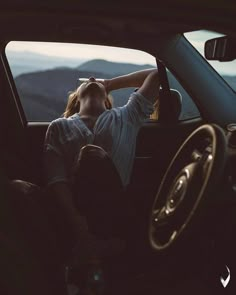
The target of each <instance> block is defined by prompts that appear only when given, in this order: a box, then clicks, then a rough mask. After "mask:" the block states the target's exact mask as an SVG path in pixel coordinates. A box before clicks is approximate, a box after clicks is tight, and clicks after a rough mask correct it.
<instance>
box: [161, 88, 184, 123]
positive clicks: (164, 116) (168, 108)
mask: <svg viewBox="0 0 236 295" xmlns="http://www.w3.org/2000/svg"><path fill="white" fill-rule="evenodd" d="M170 94H171V95H170V97H165V95H164V96H163V93H162V89H161V90H160V110H159V120H160V121H163V122H172V121H178V119H179V116H180V114H181V111H182V95H181V94H180V92H179V91H178V90H176V89H170Z"/></svg>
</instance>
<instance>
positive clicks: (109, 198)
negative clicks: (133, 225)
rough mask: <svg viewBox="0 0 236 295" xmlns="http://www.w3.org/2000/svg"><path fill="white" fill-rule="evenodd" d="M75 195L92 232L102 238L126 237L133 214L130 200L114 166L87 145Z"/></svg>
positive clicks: (97, 148) (78, 165)
mask: <svg viewBox="0 0 236 295" xmlns="http://www.w3.org/2000/svg"><path fill="white" fill-rule="evenodd" d="M73 192H74V197H75V204H76V206H77V208H78V210H79V212H80V213H81V214H82V215H84V216H86V218H87V221H88V226H89V231H91V232H92V233H94V234H96V235H99V236H101V237H111V236H120V237H122V236H123V237H125V235H126V231H127V227H128V223H129V222H128V219H129V216H130V215H132V213H131V211H130V210H131V207H130V206H129V204H128V203H129V199H128V198H127V197H128V196H127V195H126V194H125V189H124V188H123V186H122V182H121V179H120V176H119V174H118V172H117V170H116V167H115V165H114V163H113V162H112V160H111V159H110V157H109V156H108V154H107V153H106V152H105V151H104V150H103V149H102V148H100V147H98V146H95V145H86V146H85V147H83V148H82V149H81V151H80V155H79V158H78V162H77V166H76V172H75V177H74V184H73Z"/></svg>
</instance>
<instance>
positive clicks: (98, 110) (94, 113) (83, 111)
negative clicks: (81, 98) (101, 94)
mask: <svg viewBox="0 0 236 295" xmlns="http://www.w3.org/2000/svg"><path fill="white" fill-rule="evenodd" d="M105 110H106V107H105V105H104V104H103V103H100V102H98V101H96V100H87V101H85V102H83V103H81V104H80V112H79V115H80V116H84V117H99V116H100V115H101V114H102V113H103V112H104V111H105Z"/></svg>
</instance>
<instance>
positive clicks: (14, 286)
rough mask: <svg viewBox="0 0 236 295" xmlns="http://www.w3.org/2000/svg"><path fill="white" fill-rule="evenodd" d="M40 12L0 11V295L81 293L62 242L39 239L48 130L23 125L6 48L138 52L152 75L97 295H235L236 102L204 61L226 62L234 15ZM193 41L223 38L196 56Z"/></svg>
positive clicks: (43, 230) (230, 56) (43, 232)
mask: <svg viewBox="0 0 236 295" xmlns="http://www.w3.org/2000/svg"><path fill="white" fill-rule="evenodd" d="M31 5H32V6H31ZM38 5H39V6H38V9H37V5H36V4H35V7H34V5H33V4H30V3H29V2H28V1H26V2H25V4H24V5H23V6H17V5H16V6H14V8H13V7H10V5H9V6H8V5H7V4H6V7H5V6H4V7H3V9H2V10H1V11H0V24H1V26H0V57H1V59H0V104H1V105H0V132H1V141H0V151H1V156H0V196H1V197H0V212H1V213H0V220H1V221H0V228H1V230H0V260H1V265H0V290H2V291H0V293H1V294H29V295H31V294H61V295H66V294H68V295H72V294H78V295H79V294H82V292H80V291H79V290H78V288H77V283H78V282H77V281H78V276H79V275H78V273H77V272H76V269H73V267H72V268H68V266H67V265H62V264H61V263H60V258H58V257H59V256H60V250H59V248H60V246H59V244H60V243H61V244H63V242H62V241H60V240H56V238H55V237H54V236H53V235H51V234H49V233H51V232H50V230H49V228H50V221H49V220H48V218H47V214H46V211H45V208H44V206H43V205H42V198H44V197H43V195H44V188H45V180H44V171H43V143H44V138H45V134H46V131H47V128H48V125H49V124H50V121H51V120H49V119H45V120H44V119H42V120H38V119H36V120H31V119H29V117H28V114H27V111H26V108H25V106H24V105H23V103H22V98H21V90H20V89H19V87H18V85H20V84H19V83H20V82H19V81H20V80H19V79H20V77H24V74H22V75H19V76H18V77H16V76H14V75H13V69H12V67H11V59H10V55H8V46H9V44H10V43H11V42H15V43H16V45H17V44H18V43H17V42H19V43H20V42H26V43H27V42H41V43H39V46H40V44H43V43H45V44H47V43H52V42H53V43H54V44H57V43H61V44H70V46H72V45H75V44H78V43H80V44H87V45H99V46H109V47H112V48H116V47H118V48H120V47H122V48H125V49H128V50H129V49H132V50H133V49H134V50H139V51H142V52H145V53H148V54H149V55H151V56H152V57H153V60H154V62H155V63H154V66H156V67H157V68H158V70H159V73H160V82H161V91H160V109H159V113H158V118H155V119H151V118H150V120H147V121H146V122H145V123H144V124H143V126H142V127H141V129H140V131H139V133H138V137H137V142H136V154H135V160H134V166H133V170H132V175H131V181H130V184H129V186H128V188H127V193H126V196H127V198H128V202H129V203H130V204H132V206H133V208H134V209H135V212H136V215H137V220H138V223H137V226H136V228H134V229H133V231H132V232H131V233H130V241H129V244H128V245H127V250H126V251H124V252H122V253H121V254H119V255H118V256H115V257H112V258H110V259H109V260H108V261H106V262H105V270H106V275H107V277H106V279H107V285H108V287H107V288H108V291H106V292H107V293H99V294H108V293H109V294H121V293H122V294H135V295H136V294H140V295H141V294H158V293H159V294H199V293H200V292H201V293H202V294H234V293H233V290H234V287H235V273H236V262H235V258H234V256H235V246H236V243H235V242H236V241H235V226H236V222H235V210H236V202H235V200H236V199H235V197H236V196H235V193H236V182H235V181H236V170H235V167H236V166H235V161H236V135H235V134H236V133H235V130H236V108H235V99H236V94H235V89H233V87H232V86H230V85H229V84H228V83H227V82H226V81H225V80H224V79H223V78H222V76H221V75H220V74H219V73H218V72H217V71H216V70H215V69H214V68H213V66H211V65H210V64H209V62H208V61H207V60H209V61H210V60H218V61H219V60H220V61H221V62H222V63H223V62H226V63H227V62H228V61H233V60H234V59H235V58H236V56H235V55H234V52H235V50H234V49H235V42H234V41H233V40H234V38H235V37H236V36H235V32H234V30H233V29H232V23H233V22H234V24H235V20H234V16H235V15H233V12H232V11H231V13H229V17H228V18H223V17H220V16H221V14H220V13H219V14H217V10H215V11H214V12H215V13H216V14H217V16H218V19H217V21H218V22H217V21H216V18H214V17H212V15H213V11H210V10H207V11H206V12H204V13H205V14H203V15H202V19H198V18H197V14H196V16H194V14H193V12H192V14H191V16H192V18H191V20H190V18H188V17H183V15H182V13H181V12H180V10H179V9H178V8H177V7H175V6H174V8H173V11H172V12H168V9H167V7H165V9H163V10H162V14H161V11H160V12H158V14H157V15H158V16H159V17H157V16H156V15H155V13H153V10H152V9H151V6H150V7H149V9H148V8H147V9H146V10H145V9H143V7H141V6H140V7H139V6H137V7H136V8H133V9H130V8H127V9H126V10H125V12H124V11H123V10H122V9H121V8H120V9H119V7H117V9H116V10H114V8H112V6H111V5H107V6H106V8H104V7H101V6H98V5H97V6H96V5H95V6H94V7H93V9H92V6H88V4H86V3H84V4H81V5H80V6H79V5H76V4H75V3H74V4H73V5H71V6H69V5H67V4H65V3H64V4H63V5H62V4H58V5H57V7H53V5H51V6H50V5H49V4H44V2H42V3H41V4H39V3H38ZM182 5H184V4H182ZM188 8H189V10H187V7H186V11H185V12H188V13H190V11H192V7H188ZM200 11H201V9H200V8H199V10H197V12H198V14H199V13H200ZM175 12H176V14H175ZM207 13H208V14H209V16H208V14H207ZM168 16H171V17H172V18H168ZM230 17H231V18H230ZM209 20H211V21H209ZM201 21H202V23H201ZM215 22H216V23H215ZM13 24H14V25H13ZM199 30H210V31H212V32H218V33H220V34H223V35H224V37H221V38H214V40H206V41H207V42H204V46H205V56H202V55H201V54H200V53H199V52H198V51H197V50H196V48H195V47H194V46H193V44H191V42H189V40H188V38H186V35H185V34H187V33H189V32H194V31H199ZM227 36H230V37H229V38H228V37H227ZM209 39H211V38H209ZM225 44H227V45H225ZM17 46H18V45H17ZM41 46H43V45H41ZM216 47H217V48H218V50H215V48H216ZM222 48H223V49H224V50H222ZM225 48H227V50H225ZM232 48H233V49H232ZM101 50H102V49H101ZM216 52H217V54H216ZM27 54H28V53H27ZM51 58H53V55H51ZM78 58H79V57H78ZM107 59H108V60H109V58H107ZM26 60H27V59H26ZM26 60H24V59H21V63H22V64H24V63H26ZM137 63H138V61H137ZM114 67H115V66H114ZM234 69H235V70H236V67H234ZM39 72H40V71H39ZM41 73H43V70H41ZM169 73H171V74H172V75H173V77H174V78H175V79H176V81H177V82H176V83H175V84H174V86H173V85H172V84H171V81H172V80H171V78H170V74H169ZM26 75H27V73H26V74H25V77H26ZM232 77H233V76H232ZM235 77H236V76H234V79H235ZM33 78H34V77H33V76H31V77H30V80H28V81H26V80H25V81H26V82H27V83H29V84H30V83H32V85H34V84H33V83H35V81H36V82H37V80H38V83H39V85H40V87H41V85H42V84H40V83H41V82H40V76H39V75H38V76H37V75H35V78H34V79H35V80H33ZM76 78H78V77H76ZM17 79H18V80H17ZM46 79H49V80H50V79H51V80H50V82H51V83H53V82H52V79H53V78H51V77H50V78H46ZM67 79H68V78H67ZM43 81H45V80H43ZM232 81H233V82H232V83H235V82H234V81H235V80H233V78H232ZM26 82H24V83H26ZM74 82H75V81H73V83H74ZM177 83H178V85H180V86H181V88H178V89H177V87H176V85H177ZM21 85H26V84H21ZM58 86H60V87H61V85H58ZM59 91H60V90H59ZM29 96H30V93H29ZM186 96H188V97H189V98H188V99H189V101H190V100H191V105H193V107H192V109H194V112H193V113H190V115H189V114H186V112H184V110H186V100H185V97H186ZM36 99H39V100H40V99H41V98H40V96H38V97H37V96H36ZM65 99H66V97H65ZM25 101H26V103H27V100H25ZM43 102H44V101H43V100H42V104H43ZM53 103H54V102H53ZM53 103H51V104H50V106H47V105H46V104H45V105H46V108H53ZM35 105H36V109H35V110H36V113H37V115H39V114H40V107H39V106H37V104H35ZM27 107H28V108H29V110H30V108H31V107H32V105H31V104H30V101H29V103H28V106H27ZM55 107H56V103H55ZM184 116H186V118H185V117H184ZM43 202H46V203H47V202H50V200H48V199H44V200H43ZM98 222H99V221H98ZM66 238H67V236H66V233H65V236H64V239H66ZM39 249H40V251H39Z"/></svg>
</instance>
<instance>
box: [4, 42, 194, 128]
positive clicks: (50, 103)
mask: <svg viewBox="0 0 236 295" xmlns="http://www.w3.org/2000/svg"><path fill="white" fill-rule="evenodd" d="M6 57H7V59H8V63H9V65H10V69H11V72H12V75H13V78H14V81H15V85H16V89H17V91H18V95H19V97H20V101H21V104H22V107H23V110H24V112H25V116H26V119H27V121H28V122H50V121H52V120H54V119H56V118H58V117H60V116H62V114H63V112H64V109H65V107H66V103H67V98H68V94H69V93H70V92H71V91H73V90H75V89H76V88H77V87H78V85H79V84H78V83H79V82H78V78H88V77H90V76H94V77H97V78H112V77H115V76H117V75H123V74H127V73H130V72H133V71H138V70H142V69H146V68H149V67H155V66H156V61H155V58H154V57H153V56H152V55H150V54H148V53H146V52H143V51H139V50H134V49H127V48H117V47H109V46H98V45H88V44H67V43H50V42H20V41H12V42H10V43H8V45H7V47H6ZM168 75H169V80H170V87H171V88H174V89H177V90H179V92H180V93H181V94H182V98H183V110H182V113H181V116H180V120H185V119H190V118H194V117H196V116H199V112H198V110H197V108H196V106H195V105H194V103H193V101H192V100H191V98H190V97H189V95H188V94H187V93H186V91H184V89H183V88H182V87H181V85H180V84H179V83H178V81H177V80H176V79H175V77H174V76H173V75H172V74H171V73H170V72H168ZM132 91H134V89H133V88H126V89H121V90H116V91H113V92H111V97H112V102H113V106H114V107H119V106H123V105H124V104H125V103H126V102H127V100H128V98H129V96H130V94H131V93H132ZM150 119H151V120H157V119H158V117H157V116H155V114H153V115H152V116H151V117H150Z"/></svg>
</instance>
